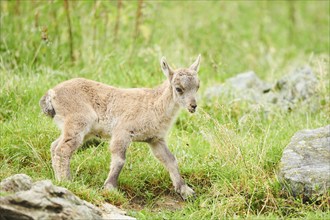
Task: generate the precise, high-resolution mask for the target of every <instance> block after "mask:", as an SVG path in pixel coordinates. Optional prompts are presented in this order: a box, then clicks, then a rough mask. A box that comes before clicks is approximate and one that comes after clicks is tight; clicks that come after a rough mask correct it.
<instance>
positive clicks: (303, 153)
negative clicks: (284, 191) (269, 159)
mask: <svg viewBox="0 0 330 220" xmlns="http://www.w3.org/2000/svg"><path fill="white" fill-rule="evenodd" d="M279 177H280V180H281V182H282V184H283V185H284V186H286V187H287V188H288V189H289V190H290V191H291V192H292V194H293V196H303V197H307V198H313V197H314V196H317V195H321V194H324V193H326V192H327V190H329V189H330V125H328V126H325V127H322V128H318V129H315V130H302V131H299V132H297V133H296V134H295V135H294V136H293V137H292V139H291V142H290V143H289V145H288V146H287V147H286V148H285V149H284V151H283V156H282V159H281V163H280V171H279Z"/></svg>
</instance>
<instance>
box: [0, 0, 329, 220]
mask: <svg viewBox="0 0 330 220" xmlns="http://www.w3.org/2000/svg"><path fill="white" fill-rule="evenodd" d="M0 6H1V13H0V21H1V32H0V33H1V39H0V136H1V137H0V171H1V172H0V180H2V179H4V178H6V177H8V176H10V175H13V174H16V173H25V174H28V175H30V176H31V177H32V178H33V179H34V180H41V179H51V180H52V181H53V182H54V183H56V184H58V185H61V186H64V187H67V188H68V189H69V190H71V191H72V192H74V193H75V194H77V195H78V196H80V197H81V198H83V199H85V200H87V201H90V202H92V203H94V204H96V205H99V204H101V203H103V202H110V203H112V204H115V205H117V206H119V207H121V208H122V209H125V210H127V211H128V214H129V215H131V216H134V217H136V218H138V219H233V218H234V219H240V218H242V219H245V218H248V219H284V218H302V219H329V218H330V202H329V201H330V196H324V197H322V198H319V199H318V200H316V201H310V202H309V203H304V202H303V201H302V199H300V198H293V197H292V196H291V195H290V194H289V193H287V192H286V191H285V190H283V189H282V186H281V185H280V183H279V181H278V178H277V175H276V174H277V172H278V170H279V161H280V159H281V156H282V152H283V149H284V148H285V147H286V145H287V144H288V143H289V141H290V138H291V137H292V135H293V134H294V133H295V132H297V131H299V130H301V129H312V128H317V127H321V126H325V125H327V124H329V123H330V117H329V115H330V95H329V88H330V85H329V80H330V75H329V49H330V48H329V36H330V33H329V1H288V2H287V1H173V2H169V1H141V0H140V1H66V0H65V1H62V0H51V1H37V0H34V1H32V0H31V1H1V3H0ZM199 53H200V54H201V55H202V61H201V67H200V73H199V76H200V79H201V88H200V91H199V94H200V95H201V96H200V97H201V98H200V100H199V107H198V111H197V113H195V114H193V115H191V114H189V113H188V112H187V111H186V110H183V111H182V112H181V113H180V114H179V116H178V119H177V121H176V123H175V124H174V126H173V128H172V130H171V131H170V133H169V136H168V143H169V148H170V149H171V151H172V152H173V154H174V155H175V156H176V158H177V160H178V163H179V167H180V170H181V173H182V175H183V177H184V179H185V180H186V182H187V183H188V185H190V186H192V188H193V189H194V190H195V192H196V193H197V197H196V199H195V200H193V201H182V200H181V198H180V197H179V196H178V195H177V194H176V193H175V192H174V189H173V187H172V184H171V181H170V178H169V175H168V173H167V172H166V170H165V169H164V168H163V167H162V165H161V164H160V163H159V162H158V161H157V160H156V159H155V158H154V157H153V155H152V154H151V152H150V150H149V149H148V146H147V145H146V144H142V143H134V144H132V145H131V146H130V148H129V149H128V152H127V160H126V164H125V166H124V168H123V171H122V173H121V175H120V177H119V190H118V191H116V192H105V191H103V190H102V189H101V187H102V185H103V182H104V180H105V179H106V177H107V174H108V171H109V164H110V153H109V151H108V142H107V141H94V142H90V143H88V144H85V145H84V146H83V147H82V148H80V149H79V150H78V151H77V152H76V153H75V154H74V155H73V158H72V160H71V161H72V162H71V172H72V176H73V181H72V182H61V183H60V182H56V181H55V180H54V174H53V172H52V168H51V161H50V144H51V143H52V142H53V141H54V140H55V139H56V138H57V137H58V136H59V130H58V129H57V128H56V126H55V124H54V123H53V122H52V121H51V120H50V119H49V118H47V117H45V116H44V115H43V114H42V113H41V110H40V107H39V104H38V102H39V99H40V98H41V96H42V95H43V94H44V93H45V92H46V91H47V90H48V89H49V88H51V87H53V86H55V85H56V84H58V83H60V82H61V81H64V80H67V79H70V78H74V77H85V78H89V79H93V80H97V81H101V82H103V83H107V84H111V85H114V86H117V87H155V86H156V85H157V84H160V83H161V82H162V81H163V80H165V76H164V75H163V74H162V72H161V70H160V65H159V59H160V58H161V57H162V56H166V58H167V60H168V62H169V63H170V64H171V65H172V66H173V67H182V66H188V65H190V64H191V63H192V62H193V60H194V59H195V58H196V57H197V55H198V54H199ZM304 65H309V66H311V67H312V69H313V72H314V73H315V74H316V76H317V78H318V79H319V81H320V85H319V88H318V90H317V94H316V95H315V96H314V97H313V98H312V101H310V102H309V104H305V103H298V106H297V108H294V109H293V110H292V111H290V112H283V111H282V110H281V109H274V110H273V112H271V113H270V114H267V115H265V114H264V113H263V111H262V109H261V110H260V108H257V109H256V110H251V108H250V107H249V106H247V103H244V102H240V101H235V100H232V99H231V98H230V97H223V98H221V99H217V100H212V102H210V101H208V100H205V99H203V93H204V91H205V90H206V89H207V88H208V87H210V86H213V85H216V84H219V83H223V82H224V81H225V80H226V79H227V78H229V77H232V76H234V75H236V74H238V73H241V72H245V71H248V70H254V71H255V72H256V74H257V75H258V76H259V77H260V78H261V79H263V80H265V81H268V82H274V81H275V80H276V79H279V78H280V77H282V76H283V75H285V74H287V73H289V72H290V71H291V70H293V69H295V68H297V67H300V66H304ZM243 116H245V120H240V119H241V118H242V117H243Z"/></svg>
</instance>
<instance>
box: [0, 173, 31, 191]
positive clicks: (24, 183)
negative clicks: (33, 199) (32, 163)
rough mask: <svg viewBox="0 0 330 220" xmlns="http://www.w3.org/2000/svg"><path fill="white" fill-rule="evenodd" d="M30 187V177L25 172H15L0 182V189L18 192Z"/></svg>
mask: <svg viewBox="0 0 330 220" xmlns="http://www.w3.org/2000/svg"><path fill="white" fill-rule="evenodd" d="M31 187H32V179H31V177H29V176H28V175H25V174H15V175H13V176H11V177H9V178H7V179H4V180H3V181H2V182H1V183H0V191H3V192H18V191H23V190H29V189H31Z"/></svg>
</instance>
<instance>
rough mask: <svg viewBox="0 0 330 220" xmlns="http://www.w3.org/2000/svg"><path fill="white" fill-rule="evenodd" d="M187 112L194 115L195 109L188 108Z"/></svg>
mask: <svg viewBox="0 0 330 220" xmlns="http://www.w3.org/2000/svg"><path fill="white" fill-rule="evenodd" d="M188 111H189V112H190V113H195V112H196V109H195V108H189V109H188Z"/></svg>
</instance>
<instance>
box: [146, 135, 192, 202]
mask: <svg viewBox="0 0 330 220" xmlns="http://www.w3.org/2000/svg"><path fill="white" fill-rule="evenodd" d="M150 146H151V150H152V152H153V154H154V155H155V157H157V159H158V160H159V161H160V162H161V163H162V164H163V165H164V166H165V168H166V169H167V171H168V172H169V173H170V177H171V180H172V182H173V186H174V189H175V191H176V192H178V193H179V194H180V195H181V197H182V198H183V199H187V198H188V197H190V196H192V195H194V194H195V192H194V191H193V190H192V189H191V188H190V187H189V186H187V185H186V184H185V182H184V180H183V179H182V177H181V175H180V172H179V167H178V163H177V161H176V159H175V157H174V156H173V154H172V153H171V152H170V150H169V149H168V147H167V145H166V142H165V140H160V141H157V142H153V143H150Z"/></svg>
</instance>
